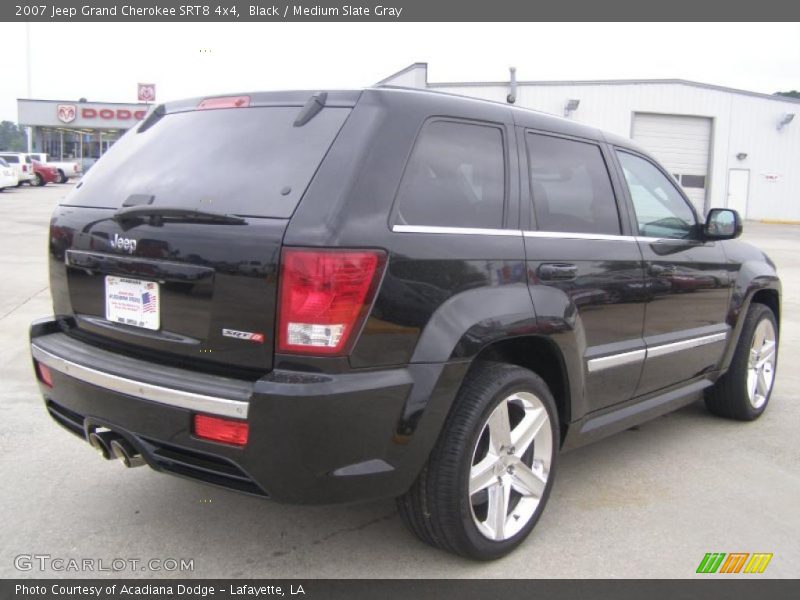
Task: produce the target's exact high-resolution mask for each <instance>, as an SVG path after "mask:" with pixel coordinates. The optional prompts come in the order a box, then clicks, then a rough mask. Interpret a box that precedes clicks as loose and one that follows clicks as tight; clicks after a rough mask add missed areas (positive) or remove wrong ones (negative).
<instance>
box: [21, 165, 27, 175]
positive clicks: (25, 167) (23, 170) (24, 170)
mask: <svg viewBox="0 0 800 600" xmlns="http://www.w3.org/2000/svg"><path fill="white" fill-rule="evenodd" d="M22 172H23V173H27V172H28V165H22Z"/></svg>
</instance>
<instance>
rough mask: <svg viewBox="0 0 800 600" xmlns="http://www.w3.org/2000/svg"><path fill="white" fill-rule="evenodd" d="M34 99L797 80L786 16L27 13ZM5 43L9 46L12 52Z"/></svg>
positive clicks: (19, 90)
mask: <svg viewBox="0 0 800 600" xmlns="http://www.w3.org/2000/svg"><path fill="white" fill-rule="evenodd" d="M30 35H31V94H30V97H33V98H44V99H54V100H77V99H78V98H81V97H85V98H87V99H88V100H90V101H108V102H135V101H136V84H137V83H138V82H142V83H155V84H156V85H157V94H158V97H157V100H158V101H169V100H174V99H178V98H183V97H192V96H204V95H212V94H225V93H233V92H240V91H255V90H275V89H330V88H359V87H365V86H369V85H372V84H373V83H375V82H377V81H379V80H381V79H383V78H385V77H387V76H388V75H390V74H392V73H394V72H396V71H398V70H400V69H402V68H403V67H406V66H407V65H409V64H411V63H413V62H427V63H428V65H429V71H428V77H429V80H430V81H433V82H446V81H504V80H506V79H507V78H508V67H509V66H512V65H513V66H516V67H517V77H518V79H519V80H521V81H524V80H576V79H633V78H644V79H652V78H659V79H660V78H680V79H689V80H693V81H700V82H704V83H712V84H717V85H724V86H729V87H734V88H740V89H745V90H751V91H756V92H763V93H768V94H771V93H774V92H777V91H785V90H791V89H800V43H798V40H800V24H797V23H773V24H770V23H729V24H726V23H722V24H715V23H620V24H614V23H441V24H439V23H231V24H223V23H211V24H205V23H178V24H174V23H172V24H170V23H33V24H31V25H30ZM0 39H2V40H3V47H4V48H5V49H6V51H5V52H4V53H3V54H4V59H3V60H2V61H0V64H2V69H0V72H2V76H0V120H6V119H7V120H12V121H16V118H17V107H16V99H17V98H25V97H29V94H28V89H27V76H26V60H25V57H26V52H25V48H26V26H25V25H24V24H21V23H0ZM9 48H15V49H17V50H16V51H14V52H9V51H8V49H9Z"/></svg>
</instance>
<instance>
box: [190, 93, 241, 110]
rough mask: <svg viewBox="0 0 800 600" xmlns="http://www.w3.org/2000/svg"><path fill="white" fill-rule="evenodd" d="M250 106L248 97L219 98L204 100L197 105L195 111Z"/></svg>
mask: <svg viewBox="0 0 800 600" xmlns="http://www.w3.org/2000/svg"><path fill="white" fill-rule="evenodd" d="M248 106H250V96H221V97H219V98H206V99H204V100H202V101H201V102H200V104H198V105H197V110H209V109H213V108H247V107H248Z"/></svg>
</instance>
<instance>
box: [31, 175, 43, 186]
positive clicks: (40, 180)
mask: <svg viewBox="0 0 800 600" xmlns="http://www.w3.org/2000/svg"><path fill="white" fill-rule="evenodd" d="M44 184H45V181H44V179H43V178H42V176H41V175H39V174H38V173H34V174H33V179H31V183H30V185H31V186H34V185H35V186H36V187H42V186H43V185H44Z"/></svg>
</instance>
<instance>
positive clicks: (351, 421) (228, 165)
mask: <svg viewBox="0 0 800 600" xmlns="http://www.w3.org/2000/svg"><path fill="white" fill-rule="evenodd" d="M740 232H741V223H740V220H739V216H738V215H737V214H736V213H735V212H734V211H730V210H712V211H711V212H710V213H709V215H708V219H707V220H706V221H705V223H703V222H701V221H699V220H698V215H697V213H696V211H695V209H694V208H693V207H692V205H691V203H690V202H689V201H688V200H687V198H686V196H685V195H684V194H683V192H682V191H681V190H680V188H679V187H678V186H677V185H676V184H675V181H674V180H673V178H672V177H670V175H669V174H668V173H667V172H666V171H664V169H663V168H662V167H661V166H659V164H658V163H657V162H656V161H655V160H653V159H652V158H651V157H650V156H648V155H647V154H646V153H645V152H643V151H642V150H640V149H638V148H637V147H635V146H634V145H632V143H631V142H630V141H629V140H626V139H622V138H617V137H613V136H610V135H607V134H604V133H602V132H600V131H598V130H595V129H592V128H589V127H585V126H581V125H578V124H576V123H574V122H571V121H568V120H564V119H561V118H556V117H552V116H548V115H544V114H540V113H537V112H534V111H529V110H523V109H519V108H515V107H512V106H510V105H504V104H499V103H492V102H485V101H479V100H475V99H469V98H462V97H457V96H452V95H447V94H440V93H431V92H422V91H415V90H406V89H399V88H373V89H367V90H363V91H357V92H328V93H316V94H312V93H309V92H285V93H254V94H248V95H241V96H229V97H218V98H206V99H197V100H189V101H182V102H175V103H170V104H165V105H162V106H158V107H157V108H155V109H154V110H153V111H152V112H151V113H150V114H149V115H148V116H147V118H146V119H145V120H144V121H142V122H141V123H140V124H139V126H138V127H136V128H135V129H133V130H131V131H129V132H128V133H127V134H126V135H125V136H123V138H122V139H121V140H120V141H119V142H118V143H116V144H115V145H114V147H113V148H111V150H110V151H109V152H108V153H107V154H106V155H105V156H103V157H102V159H101V160H100V161H99V162H98V164H97V165H96V166H95V167H94V168H93V169H92V170H91V171H90V172H89V173H88V175H87V176H86V177H84V179H83V180H82V181H81V183H80V184H79V185H78V186H77V187H76V189H75V190H74V191H73V192H72V193H71V194H70V195H69V196H68V197H67V198H66V199H65V200H64V201H63V202H62V204H61V205H60V206H59V207H58V208H57V209H56V210H55V213H54V214H53V217H52V222H51V227H50V240H49V260H50V285H51V290H52V296H53V304H54V313H55V317H54V318H51V319H48V320H42V321H38V322H36V323H34V324H33V325H32V327H31V352H32V355H33V360H34V365H35V371H36V375H37V378H38V380H39V382H40V389H41V392H42V394H43V395H44V398H45V402H46V406H47V410H48V411H49V412H50V414H51V415H52V417H53V418H54V419H55V420H56V421H57V422H58V423H60V424H61V425H63V426H64V427H66V428H67V429H68V430H70V431H72V432H73V433H75V434H77V435H78V436H80V437H82V438H85V439H87V440H88V441H89V442H90V443H91V444H92V445H93V446H94V447H95V448H96V449H97V450H99V451H100V452H101V453H102V455H103V457H105V458H114V457H116V458H118V459H120V460H121V461H122V462H123V463H124V464H125V465H126V466H134V465H138V464H145V463H146V464H148V465H150V466H151V467H153V468H154V469H156V470H159V471H164V472H168V473H173V474H176V475H181V476H184V477H190V478H192V479H196V480H200V481H204V482H208V483H212V484H217V485H221V486H225V487H227V488H231V489H235V490H239V491H243V492H249V493H252V494H257V495H261V496H264V497H268V498H272V499H274V500H277V501H281V502H298V503H322V502H324V503H330V502H346V501H353V500H363V499H374V498H383V497H398V498H399V499H398V506H399V510H400V514H401V515H402V517H403V519H404V521H405V522H406V523H407V525H408V526H409V527H410V528H411V530H413V532H414V533H416V534H417V535H418V536H419V537H420V538H422V539H423V540H424V541H426V542H428V543H430V544H433V545H435V546H438V547H441V548H444V549H447V550H450V551H453V552H456V553H459V554H463V555H466V556H471V557H474V558H479V559H488V558H496V557H499V556H502V555H503V554H505V553H507V552H509V551H510V550H511V549H512V548H514V547H515V546H517V545H518V544H519V543H520V542H521V541H522V540H523V539H524V538H525V537H526V536H527V535H528V534H529V532H530V531H531V529H532V528H533V526H534V524H535V523H536V521H537V519H538V518H539V516H540V514H541V512H542V510H543V508H544V505H545V502H546V501H547V497H548V494H549V492H550V489H551V487H552V485H553V479H554V475H555V471H556V464H557V457H558V452H559V450H564V449H567V448H573V447H575V446H578V445H580V444H585V443H587V442H590V441H593V440H596V439H598V438H600V437H602V436H605V435H608V434H611V433H614V432H618V431H621V430H623V429H626V428H629V427H631V426H633V425H636V424H637V423H641V422H643V421H645V420H647V419H651V418H653V417H656V416H658V415H661V414H664V413H666V412H668V411H671V410H674V409H676V408H679V407H681V406H684V405H686V404H688V403H690V402H694V401H695V400H696V399H698V398H701V397H702V396H703V395H705V401H706V404H707V405H708V407H709V409H710V410H711V411H712V412H714V413H716V414H719V415H723V416H726V417H732V418H735V419H741V420H751V419H755V418H756V417H758V416H759V415H760V414H761V413H762V412H763V411H764V409H765V407H766V405H767V402H768V400H769V396H770V391H771V389H772V383H773V381H774V377H775V366H776V359H777V354H776V348H777V341H778V322H779V313H780V282H779V280H778V277H777V275H776V270H775V265H774V264H773V263H772V261H770V259H769V258H768V257H767V256H765V255H764V253H762V252H760V251H759V250H757V249H755V248H753V247H751V246H748V245H746V244H744V243H741V242H737V241H732V238H735V237H737V236H738V235H739V233H740Z"/></svg>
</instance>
